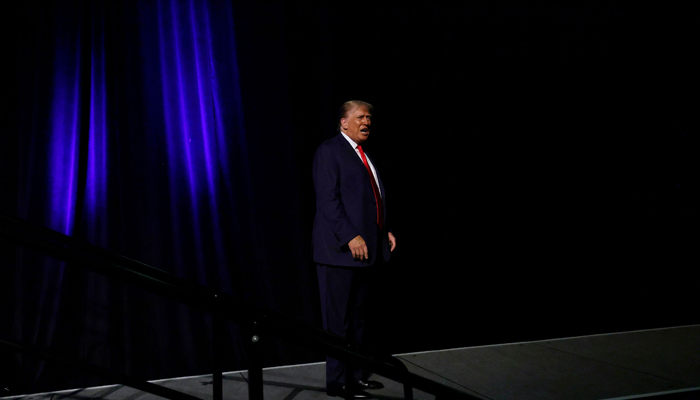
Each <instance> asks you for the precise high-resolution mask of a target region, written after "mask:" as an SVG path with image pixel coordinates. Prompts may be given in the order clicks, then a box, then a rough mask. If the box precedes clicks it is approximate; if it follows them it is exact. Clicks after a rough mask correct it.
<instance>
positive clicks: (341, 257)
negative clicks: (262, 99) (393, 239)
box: [313, 133, 391, 267]
mask: <svg viewBox="0 0 700 400" xmlns="http://www.w3.org/2000/svg"><path fill="white" fill-rule="evenodd" d="M365 155H366V153H365ZM367 157H368V158H369V156H367ZM370 161H371V159H370ZM372 165H373V166H374V168H375V171H376V172H377V179H378V181H379V182H377V184H378V185H379V188H380V190H381V193H382V202H383V205H384V230H383V232H380V230H379V229H378V226H377V208H376V207H377V206H376V203H375V200H374V193H373V192H372V183H371V182H370V177H369V173H368V172H367V168H366V167H365V164H364V163H363V162H362V159H360V157H359V156H358V155H357V153H356V152H355V149H353V148H352V146H351V145H350V143H348V141H347V140H346V139H345V138H344V137H343V135H342V134H340V133H339V134H338V135H337V136H335V137H334V138H332V139H329V140H327V141H325V142H323V143H322V144H321V146H319V148H318V150H317V151H316V155H315V157H314V165H313V179H314V187H315V189H316V218H315V220H314V231H313V259H314V261H315V262H316V263H318V264H326V265H334V266H342V267H366V266H369V265H372V264H374V263H375V262H376V261H377V257H381V259H382V260H384V261H389V257H390V254H391V251H390V247H389V241H388V238H387V234H386V232H390V230H389V224H388V222H389V220H388V218H387V213H386V210H387V207H386V190H384V185H383V183H382V179H381V177H379V171H378V170H377V165H376V164H375V163H374V162H372ZM357 235H360V236H362V238H363V239H364V240H365V242H366V243H367V248H368V252H369V260H365V261H359V260H355V259H353V257H352V252H351V251H350V249H349V248H348V242H350V241H351V240H352V239H353V238H355V236H357ZM378 235H381V237H378Z"/></svg>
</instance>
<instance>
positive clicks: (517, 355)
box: [6, 325, 700, 400]
mask: <svg viewBox="0 0 700 400" xmlns="http://www.w3.org/2000/svg"><path fill="white" fill-rule="evenodd" d="M399 357H400V358H401V359H402V360H403V361H404V362H405V363H406V365H407V366H408V367H409V369H410V370H411V371H412V372H414V373H416V374H419V375H422V376H425V377H427V378H430V379H433V380H436V381H438V382H441V383H444V384H446V385H449V386H451V387H454V388H456V389H458V390H461V391H463V392H465V393H469V394H471V395H474V396H476V397H478V398H483V399H493V400H509V399H514V400H530V399H532V400H575V399H590V400H603V399H606V400H613V399H615V400H622V399H676V400H681V399H683V400H685V399H700V325H692V326H681V327H673V328H663V329H653V330H644V331H633V332H623V333H612V334H601V335H592V336H582V337H573V338H562V339H552V340H542V341H534V342H523V343H510V344H500V345H490V346H479V347H468V348H460V349H449V350H439V351H428V352H421V353H411V354H403V355H399ZM324 368H325V365H324V363H316V364H306V365H296V366H285V367H277V368H268V369H266V370H265V371H264V375H263V378H264V381H265V389H264V390H265V392H264V393H265V399H267V400H292V399H294V400H322V399H327V398H328V397H327V396H326V394H325V389H324V386H325V385H324ZM246 375H247V373H246V372H230V373H226V374H225V376H224V398H226V399H240V400H245V399H247V398H248V388H247V384H246V379H247V376H246ZM375 379H377V380H380V381H382V382H384V384H385V386H386V387H385V388H384V389H382V390H379V391H375V392H373V394H375V397H376V398H378V399H399V398H402V397H403V392H402V387H401V385H399V384H398V383H396V382H393V381H389V380H387V379H384V378H383V377H375ZM154 383H157V384H160V385H163V386H167V387H169V388H172V389H176V390H179V391H182V392H185V393H188V394H191V395H194V396H197V397H199V398H202V399H210V398H211V397H212V396H211V376H207V375H203V376H195V377H184V378H175V379H167V380H160V381H154ZM414 395H415V398H416V399H417V400H432V399H433V398H434V396H432V395H428V394H426V393H423V392H420V391H417V390H416V391H415V393H414ZM91 398H104V399H114V400H124V399H130V400H136V399H139V400H145V399H151V398H157V397H156V396H153V395H150V394H147V393H142V392H139V391H137V390H135V389H131V388H128V387H125V386H121V385H113V386H104V387H96V388H86V389H75V390H69V391H62V392H57V393H42V394H32V395H26V396H14V397H6V399H17V400H20V399H21V400H29V399H37V400H38V399H66V400H67V399H91Z"/></svg>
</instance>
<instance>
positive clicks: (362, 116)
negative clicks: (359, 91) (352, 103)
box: [340, 106, 372, 144]
mask: <svg viewBox="0 0 700 400" xmlns="http://www.w3.org/2000/svg"><path fill="white" fill-rule="evenodd" d="M371 124H372V114H370V113H369V110H367V107H365V106H359V107H357V108H356V109H354V110H351V111H348V113H347V115H346V117H345V118H341V119H340V126H341V127H342V128H343V133H345V134H346V135H348V136H349V137H350V139H352V140H353V141H355V143H357V144H362V143H364V141H365V140H367V138H368V137H369V126H370V125H371Z"/></svg>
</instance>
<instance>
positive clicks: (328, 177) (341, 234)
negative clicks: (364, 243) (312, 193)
mask: <svg viewBox="0 0 700 400" xmlns="http://www.w3.org/2000/svg"><path fill="white" fill-rule="evenodd" d="M313 179H314V187H315V190H316V210H317V217H320V218H323V219H324V220H325V222H326V223H327V225H328V226H330V228H331V231H332V232H333V235H335V237H336V239H337V240H338V246H343V245H345V244H347V243H348V242H350V241H351V240H352V239H353V238H355V237H356V236H357V235H359V234H360V230H359V229H358V228H357V227H356V226H354V225H353V223H352V221H351V220H350V217H349V216H348V214H347V212H346V210H345V206H344V205H343V198H342V196H341V193H340V165H339V162H338V159H337V158H336V157H335V156H334V155H333V153H332V152H331V151H330V148H329V147H328V146H321V147H319V149H318V151H317V152H316V156H315V157H314V165H313Z"/></svg>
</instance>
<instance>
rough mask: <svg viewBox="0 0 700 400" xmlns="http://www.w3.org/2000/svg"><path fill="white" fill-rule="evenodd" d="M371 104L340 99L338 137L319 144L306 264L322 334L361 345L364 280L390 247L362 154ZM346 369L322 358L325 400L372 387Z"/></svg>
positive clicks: (370, 168) (359, 394) (360, 394)
mask: <svg viewBox="0 0 700 400" xmlns="http://www.w3.org/2000/svg"><path fill="white" fill-rule="evenodd" d="M372 109H373V107H372V105H370V104H369V103H365V102H363V101H357V100H353V101H348V102H346V103H345V104H343V106H342V107H341V109H340V112H339V123H338V130H339V131H340V133H339V134H338V135H337V136H335V137H334V138H332V139H330V140H327V141H325V142H323V143H322V144H321V146H319V148H318V150H317V151H316V155H315V157H314V166H313V179H314V187H315V189H316V218H315V220H314V231H313V259H314V262H316V263H317V271H318V280H319V289H320V293H321V312H322V313H323V315H322V317H323V327H324V329H326V330H328V331H330V332H332V333H335V334H337V335H339V336H342V337H344V338H347V339H349V340H352V341H354V342H356V343H360V344H361V343H362V341H363V339H364V338H363V336H364V321H365V310H366V302H367V297H368V295H369V289H370V282H371V274H372V272H373V270H374V269H376V268H377V267H378V266H380V265H381V264H382V263H385V262H387V261H389V258H390V255H391V252H392V251H393V250H394V248H395V247H396V239H395V238H394V235H393V234H392V233H391V230H390V229H389V225H388V219H387V213H386V191H385V190H384V185H383V183H382V180H381V178H380V177H379V174H378V172H377V169H376V168H375V166H374V164H373V163H372V160H371V158H370V157H369V156H368V155H367V154H366V153H365V152H364V149H363V148H362V144H363V143H365V141H366V140H367V138H368V137H369V135H370V128H371V125H372ZM346 373H348V371H347V370H346V364H345V363H344V362H342V361H341V360H337V359H334V358H331V357H329V358H327V360H326V385H327V391H328V394H329V395H331V396H345V394H346V391H347V392H349V393H350V394H351V395H352V396H353V397H354V398H358V399H359V398H369V397H370V396H369V395H368V394H367V393H366V392H364V391H362V389H379V388H381V387H383V386H382V385H381V383H379V382H375V381H370V380H368V378H369V373H368V371H364V370H362V369H359V368H355V369H353V370H352V371H349V374H348V375H351V376H352V377H353V378H352V379H353V382H345V380H346V379H345V378H346Z"/></svg>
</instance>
